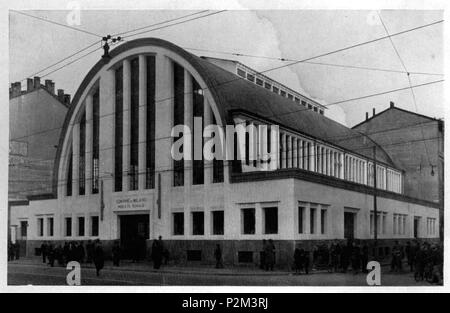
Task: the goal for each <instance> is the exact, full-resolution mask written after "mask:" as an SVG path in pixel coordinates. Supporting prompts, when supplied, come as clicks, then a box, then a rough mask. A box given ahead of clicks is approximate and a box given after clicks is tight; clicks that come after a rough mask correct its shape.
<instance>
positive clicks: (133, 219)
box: [120, 214, 150, 260]
mask: <svg viewBox="0 0 450 313" xmlns="http://www.w3.org/2000/svg"><path fill="white" fill-rule="evenodd" d="M149 225H150V215H149V214H138V215H121V216H120V245H121V247H122V258H124V259H132V260H142V259H144V258H145V257H146V251H147V248H146V240H147V239H149V233H150V229H149Z"/></svg>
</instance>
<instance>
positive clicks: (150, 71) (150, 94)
mask: <svg viewBox="0 0 450 313" xmlns="http://www.w3.org/2000/svg"><path fill="white" fill-rule="evenodd" d="M146 134H147V144H146V157H147V160H146V162H147V164H146V175H145V188H146V189H153V188H155V57H154V56H148V57H147V129H146Z"/></svg>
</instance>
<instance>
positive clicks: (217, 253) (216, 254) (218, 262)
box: [214, 244, 223, 268]
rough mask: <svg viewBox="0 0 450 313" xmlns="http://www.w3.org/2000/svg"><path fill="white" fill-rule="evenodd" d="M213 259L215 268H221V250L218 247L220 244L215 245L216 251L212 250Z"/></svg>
mask: <svg viewBox="0 0 450 313" xmlns="http://www.w3.org/2000/svg"><path fill="white" fill-rule="evenodd" d="M214 257H215V258H216V268H223V262H222V248H221V247H220V244H217V245H216V249H215V250H214Z"/></svg>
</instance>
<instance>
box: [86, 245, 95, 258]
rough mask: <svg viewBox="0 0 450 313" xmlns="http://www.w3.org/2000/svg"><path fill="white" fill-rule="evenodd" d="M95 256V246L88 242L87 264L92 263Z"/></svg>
mask: <svg viewBox="0 0 450 313" xmlns="http://www.w3.org/2000/svg"><path fill="white" fill-rule="evenodd" d="M93 255H94V244H93V243H92V241H91V240H88V242H87V244H86V256H87V259H86V262H87V263H89V264H90V263H92V257H93Z"/></svg>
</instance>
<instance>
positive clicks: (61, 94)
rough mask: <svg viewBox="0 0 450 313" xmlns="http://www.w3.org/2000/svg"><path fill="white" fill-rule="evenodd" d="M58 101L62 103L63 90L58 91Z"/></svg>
mask: <svg viewBox="0 0 450 313" xmlns="http://www.w3.org/2000/svg"><path fill="white" fill-rule="evenodd" d="M58 100H59V101H61V102H62V103H64V89H58Z"/></svg>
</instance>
